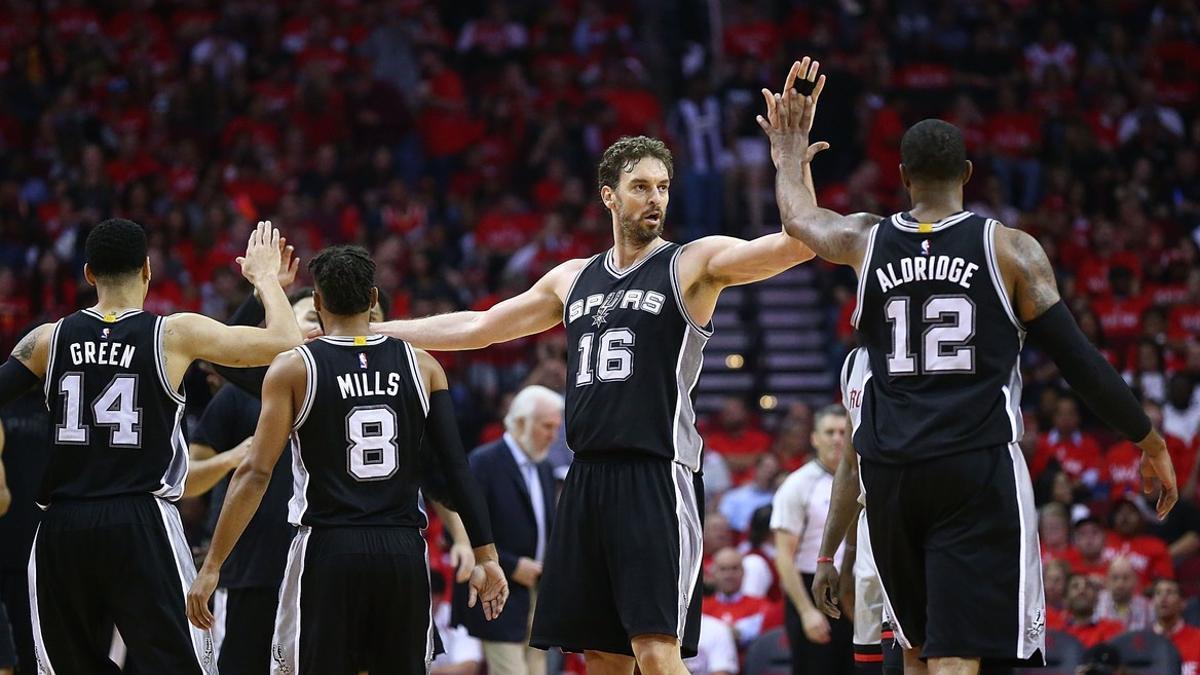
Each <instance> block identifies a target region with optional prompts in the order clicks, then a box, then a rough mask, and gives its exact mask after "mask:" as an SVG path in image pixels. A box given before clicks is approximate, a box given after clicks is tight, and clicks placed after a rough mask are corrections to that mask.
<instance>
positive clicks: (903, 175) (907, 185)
mask: <svg viewBox="0 0 1200 675" xmlns="http://www.w3.org/2000/svg"><path fill="white" fill-rule="evenodd" d="M900 184H901V185H903V186H904V189H905V190H911V189H912V181H911V180H910V179H909V177H908V171H906V170H905V168H904V165H903V164H901V165H900Z"/></svg>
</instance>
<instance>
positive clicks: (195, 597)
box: [187, 593, 213, 630]
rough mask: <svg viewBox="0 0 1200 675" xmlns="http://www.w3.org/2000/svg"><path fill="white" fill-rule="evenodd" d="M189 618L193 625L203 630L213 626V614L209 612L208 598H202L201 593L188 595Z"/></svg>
mask: <svg viewBox="0 0 1200 675" xmlns="http://www.w3.org/2000/svg"><path fill="white" fill-rule="evenodd" d="M187 616H188V620H189V621H191V622H192V625H193V626H195V627H197V628H200V629H202V630H208V629H210V628H212V625H213V615H212V612H210V611H209V610H208V598H201V597H200V594H199V593H188V601H187Z"/></svg>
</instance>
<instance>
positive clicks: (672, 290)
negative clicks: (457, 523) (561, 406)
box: [563, 243, 712, 471]
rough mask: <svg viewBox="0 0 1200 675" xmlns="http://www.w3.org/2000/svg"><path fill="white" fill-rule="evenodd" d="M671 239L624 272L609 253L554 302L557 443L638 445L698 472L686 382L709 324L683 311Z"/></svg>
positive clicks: (583, 448) (591, 449) (598, 448)
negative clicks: (562, 424) (561, 425)
mask: <svg viewBox="0 0 1200 675" xmlns="http://www.w3.org/2000/svg"><path fill="white" fill-rule="evenodd" d="M682 250H683V248H682V247H681V246H679V245H678V244H673V243H667V244H663V245H662V246H660V247H659V248H658V249H655V250H654V251H652V252H651V253H650V254H648V255H647V256H646V257H645V258H642V259H641V260H640V261H638V262H637V263H636V264H634V265H632V266H630V267H629V269H626V270H625V271H623V272H621V271H617V269H616V267H615V266H614V265H613V262H612V251H611V250H610V251H609V252H608V253H605V254H600V255H597V256H594V257H593V258H592V259H591V260H589V261H588V263H587V265H585V266H584V268H583V269H582V270H581V271H580V272H579V274H578V276H576V277H575V281H574V282H573V283H572V285H571V289H570V290H569V291H568V293H567V302H566V303H565V307H564V308H563V324H564V325H566V328H567V397H566V399H567V401H566V423H567V446H568V447H570V448H571V449H572V450H574V451H575V453H576V454H578V455H581V456H586V455H595V454H599V453H605V452H629V451H633V452H638V453H645V454H650V455H654V456H658V457H664V458H666V459H671V460H674V461H676V462H680V463H682V464H684V465H686V466H688V467H691V469H692V470H693V471H698V470H699V469H700V451H701V449H702V447H703V443H702V441H701V440H700V434H699V433H698V432H697V431H696V413H695V410H694V409H693V402H694V397H693V389H695V386H696V381H697V380H698V379H699V377H700V366H701V365H702V363H703V352H704V345H705V344H707V342H708V338H709V337H710V336H711V335H712V325H711V323H710V324H709V326H706V327H701V326H699V325H697V324H696V323H695V322H694V321H692V319H691V317H690V316H689V315H688V313H687V310H686V309H685V308H684V304H683V297H682V295H681V293H680V291H679V279H678V273H677V270H676V267H677V260H678V257H679V252H680V251H682Z"/></svg>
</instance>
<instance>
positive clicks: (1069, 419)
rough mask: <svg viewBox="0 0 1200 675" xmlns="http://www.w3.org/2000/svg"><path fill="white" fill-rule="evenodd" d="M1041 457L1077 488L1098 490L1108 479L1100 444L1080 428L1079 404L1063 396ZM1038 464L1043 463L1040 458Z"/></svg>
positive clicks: (1040, 448) (1047, 434)
mask: <svg viewBox="0 0 1200 675" xmlns="http://www.w3.org/2000/svg"><path fill="white" fill-rule="evenodd" d="M1040 445H1041V447H1039V448H1038V450H1037V454H1038V455H1039V456H1043V457H1044V456H1046V455H1049V456H1051V457H1053V458H1054V459H1057V460H1058V464H1059V466H1061V467H1062V470H1063V471H1064V472H1065V473H1066V474H1067V476H1068V477H1070V478H1071V481H1072V483H1073V484H1075V485H1077V486H1078V485H1084V486H1087V487H1088V488H1089V489H1095V488H1096V487H1097V486H1099V485H1100V483H1102V482H1104V481H1105V480H1106V479H1107V476H1106V473H1107V472H1106V471H1105V469H1104V460H1103V456H1102V455H1101V454H1100V445H1099V444H1098V443H1097V442H1096V439H1095V438H1093V437H1092V435H1091V434H1088V433H1085V432H1084V431H1082V430H1080V428H1079V404H1077V403H1076V402H1075V399H1073V398H1071V397H1069V396H1064V397H1062V398H1060V399H1059V400H1058V403H1057V404H1056V405H1055V408H1054V428H1052V429H1051V430H1050V431H1048V432H1046V433H1045V434H1043V435H1042V439H1041V444H1040ZM1034 463H1035V464H1043V465H1044V462H1039V461H1038V460H1037V459H1035V461H1034Z"/></svg>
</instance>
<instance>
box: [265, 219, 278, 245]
mask: <svg viewBox="0 0 1200 675" xmlns="http://www.w3.org/2000/svg"><path fill="white" fill-rule="evenodd" d="M267 236H268V237H269V239H270V242H271V248H272V249H274V250H276V251H278V250H279V248H280V247H281V244H280V242H279V239H280V236H279V228H277V227H272V226H271V221H269V220H268V221H267Z"/></svg>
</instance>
